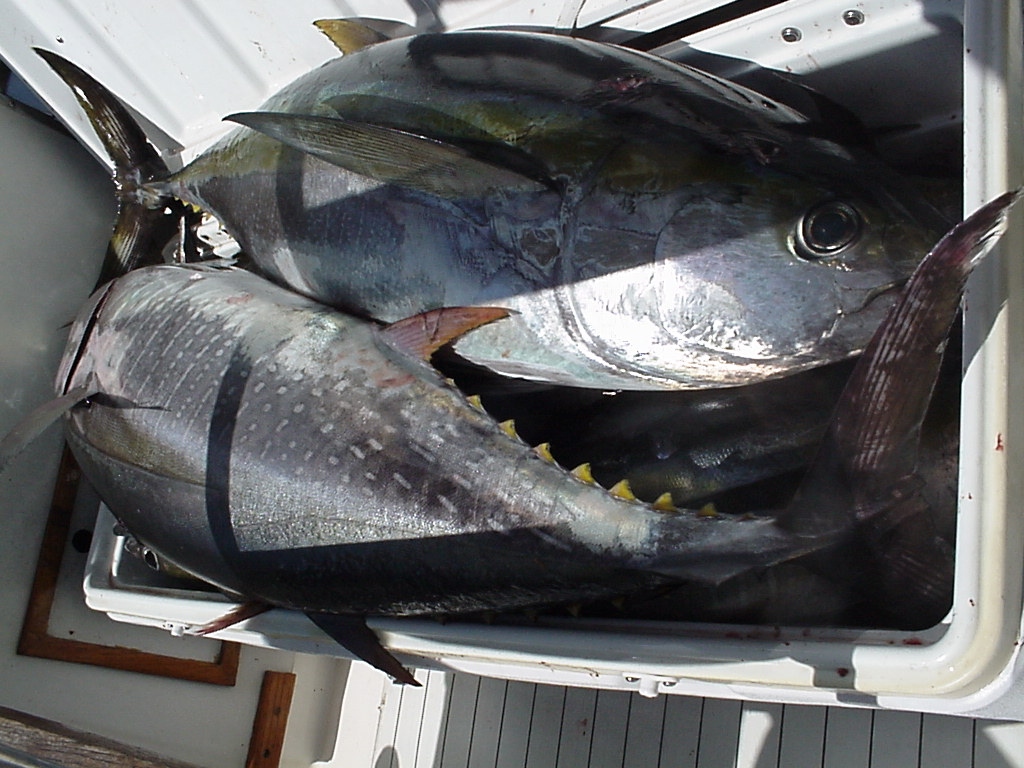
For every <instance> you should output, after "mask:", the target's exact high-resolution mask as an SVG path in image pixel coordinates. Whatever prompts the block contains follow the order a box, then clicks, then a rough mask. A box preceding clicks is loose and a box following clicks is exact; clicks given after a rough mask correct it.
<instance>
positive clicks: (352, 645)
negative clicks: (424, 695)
mask: <svg viewBox="0 0 1024 768" xmlns="http://www.w3.org/2000/svg"><path fill="white" fill-rule="evenodd" d="M306 615H307V616H308V617H309V618H310V620H311V621H312V622H313V623H314V624H316V625H317V626H318V627H320V629H322V630H323V631H324V632H326V633H327V634H328V635H330V636H331V638H332V639H333V640H334V641H335V642H336V643H338V645H340V646H342V647H343V648H345V649H347V650H349V651H351V652H352V654H353V655H355V656H356V657H357V658H360V659H362V660H363V661H365V662H366V663H367V664H369V665H371V666H373V667H376V668H377V669H379V670H380V671H381V672H384V673H386V674H388V675H391V677H392V678H394V679H395V681H397V682H399V683H405V684H406V685H415V686H419V685H420V682H419V680H417V679H416V678H415V677H413V675H412V672H410V671H409V670H408V669H406V668H405V667H403V666H402V663H401V662H400V661H399V660H398V659H396V658H395V657H394V656H392V655H391V653H390V652H389V651H388V650H387V649H386V648H385V647H384V646H383V645H381V643H380V639H379V638H378V637H377V635H376V633H375V632H374V631H373V630H372V629H370V628H369V627H368V626H366V620H365V619H364V618H363V617H361V616H340V615H337V614H332V613H311V612H310V613H307V614H306Z"/></svg>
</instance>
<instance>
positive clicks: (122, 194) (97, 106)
mask: <svg viewBox="0 0 1024 768" xmlns="http://www.w3.org/2000/svg"><path fill="white" fill-rule="evenodd" d="M35 52H36V53H37V54H38V55H39V56H40V58H42V59H43V60H44V61H45V62H46V63H47V64H48V65H49V67H50V68H51V69H52V70H53V71H54V72H55V73H56V74H57V76H58V77H60V79H61V80H63V81H64V83H65V84H66V85H67V86H68V87H69V88H70V89H71V91H72V92H73V93H74V94H75V98H76V99H77V100H78V103H79V105H80V106H81V107H82V110H83V111H84V112H85V114H86V116H87V117H88V119H89V123H90V124H91V125H92V128H93V130H94V131H95V132H96V135H97V136H98V137H99V139H100V141H101V143H102V144H103V147H104V149H105V150H106V151H107V154H108V155H109V156H110V159H111V160H112V161H113V163H114V183H115V185H116V186H117V194H118V200H119V213H118V219H117V223H116V224H115V225H114V233H113V235H112V237H111V240H110V247H109V249H108V252H107V258H106V261H105V262H104V265H103V269H102V271H101V275H100V281H99V282H100V283H103V282H106V281H107V280H110V279H113V278H115V277H117V276H119V275H122V274H124V273H125V272H128V271H129V270H131V269H134V268H135V267H136V266H139V265H140V264H142V263H143V262H144V260H145V259H151V258H152V256H153V254H159V253H160V252H161V251H162V249H163V246H164V245H165V244H166V243H167V242H168V240H170V238H171V237H173V236H174V234H175V233H176V232H177V231H178V227H179V225H180V222H181V220H182V217H183V216H184V215H185V213H186V211H187V208H186V206H185V205H184V204H183V203H181V202H180V201H177V200H175V199H174V198H173V197H172V196H171V195H169V194H166V193H164V192H163V191H162V190H161V189H160V182H163V181H164V180H165V179H167V177H168V176H169V175H170V171H169V170H168V168H167V164H166V163H165V162H164V161H163V159H162V158H161V157H160V154H159V153H158V152H157V150H156V148H155V147H154V146H153V145H152V144H151V143H150V142H149V140H148V139H147V137H146V134H145V132H144V131H143V130H142V127H141V126H140V125H139V123H138V121H137V120H136V119H135V118H134V117H133V116H132V114H131V113H130V112H129V111H128V109H127V108H126V107H125V105H124V104H123V103H122V102H121V100H120V99H118V98H117V96H115V95H114V94H113V93H112V92H111V91H109V90H108V89H107V88H106V87H105V86H103V85H102V84H100V83H99V82H97V81H96V80H95V79H94V78H93V77H92V76H91V75H89V74H87V73H86V72H84V71H83V70H82V69H80V68H79V67H77V66H76V65H74V64H72V63H71V62H70V61H68V60H67V59H65V58H63V57H62V56H60V55H58V54H56V53H53V52H52V51H46V50H43V49H41V48H36V49H35Z"/></svg>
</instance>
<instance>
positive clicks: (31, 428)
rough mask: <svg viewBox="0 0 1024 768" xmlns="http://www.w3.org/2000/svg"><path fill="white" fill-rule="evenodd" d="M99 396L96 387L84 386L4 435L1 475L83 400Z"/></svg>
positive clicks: (44, 406) (47, 404)
mask: <svg viewBox="0 0 1024 768" xmlns="http://www.w3.org/2000/svg"><path fill="white" fill-rule="evenodd" d="M95 394H97V392H96V390H95V388H94V387H92V386H90V385H88V384H87V385H84V386H81V387H75V388H74V389H72V390H69V391H68V392H66V393H65V394H63V395H61V396H60V397H57V398H54V399H53V400H50V401H48V402H45V403H43V404H42V405H40V406H39V407H38V408H36V409H35V410H33V411H32V412H31V413H29V414H28V415H27V416H26V417H25V418H24V419H22V420H21V421H20V422H18V424H17V425H16V426H15V427H14V429H12V430H11V431H10V432H8V433H7V434H6V435H4V438H3V440H0V473H2V472H3V471H4V469H6V467H7V465H8V464H9V463H10V462H11V461H13V460H14V459H15V457H17V456H18V455H19V454H20V453H21V452H22V451H24V450H25V449H26V448H27V447H28V446H29V445H31V443H32V441H33V440H35V439H36V438H37V437H39V435H41V434H42V433H43V432H44V431H45V430H46V429H47V428H48V427H49V426H50V425H51V424H53V423H54V422H55V421H57V419H59V418H60V417H61V416H63V415H64V414H65V413H67V412H68V411H70V410H71V409H72V408H74V407H75V406H76V405H78V404H79V403H81V402H82V401H83V400H87V399H89V398H90V397H92V396H93V395H95Z"/></svg>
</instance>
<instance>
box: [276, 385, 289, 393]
mask: <svg viewBox="0 0 1024 768" xmlns="http://www.w3.org/2000/svg"><path fill="white" fill-rule="evenodd" d="M287 391H288V387H286V386H284V385H283V384H282V385H281V386H280V387H278V388H277V394H279V395H283V394H284V393H285V392H287Z"/></svg>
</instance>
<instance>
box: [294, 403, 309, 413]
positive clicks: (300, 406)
mask: <svg viewBox="0 0 1024 768" xmlns="http://www.w3.org/2000/svg"><path fill="white" fill-rule="evenodd" d="M304 410H306V406H305V405H303V404H302V403H299V404H298V405H296V406H295V407H294V408H292V413H302V412H303V411H304Z"/></svg>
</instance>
